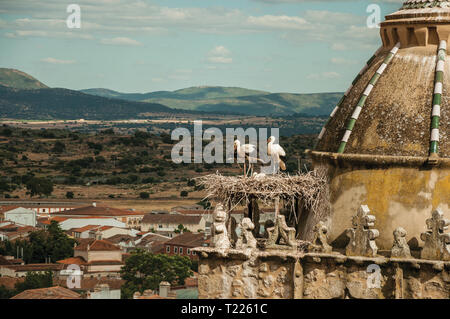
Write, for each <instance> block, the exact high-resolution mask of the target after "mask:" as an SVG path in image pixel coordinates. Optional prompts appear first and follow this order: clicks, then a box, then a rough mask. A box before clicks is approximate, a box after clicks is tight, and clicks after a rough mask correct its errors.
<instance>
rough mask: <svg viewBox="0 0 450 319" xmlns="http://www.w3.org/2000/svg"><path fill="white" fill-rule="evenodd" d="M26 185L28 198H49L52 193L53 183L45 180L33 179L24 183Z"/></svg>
mask: <svg viewBox="0 0 450 319" xmlns="http://www.w3.org/2000/svg"><path fill="white" fill-rule="evenodd" d="M26 185H27V189H28V193H29V194H30V197H33V196H35V195H39V196H40V195H45V196H50V195H51V193H52V192H53V183H52V181H51V180H49V179H47V178H39V177H33V178H31V179H30V180H29V181H28V182H27V183H26Z"/></svg>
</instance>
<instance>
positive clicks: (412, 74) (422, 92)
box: [315, 0, 450, 162]
mask: <svg viewBox="0 0 450 319" xmlns="http://www.w3.org/2000/svg"><path fill="white" fill-rule="evenodd" d="M380 35H381V39H382V43H383V44H382V46H381V47H380V49H379V50H378V51H377V52H376V53H375V54H374V55H373V56H372V57H371V58H370V59H369V60H368V61H367V63H366V64H365V66H364V67H363V68H362V70H361V72H360V73H359V74H358V75H357V76H356V78H355V80H354V81H353V82H352V84H351V85H350V88H349V89H348V90H347V92H346V93H345V94H344V96H343V98H342V99H341V101H340V102H339V103H338V105H337V106H336V108H335V109H334V110H333V112H332V114H331V115H330V118H329V120H328V122H327V124H326V125H325V127H324V128H323V129H322V132H321V133H320V135H319V141H318V143H317V146H316V149H315V150H316V151H322V152H332V153H340V154H343V153H344V154H366V155H381V156H409V157H423V158H430V157H432V158H438V159H444V160H445V161H446V162H447V161H448V159H449V158H450V138H449V136H448V135H449V134H448V133H449V132H450V93H449V89H450V86H449V85H450V63H449V62H450V61H449V62H446V60H448V59H447V58H446V55H447V43H448V40H449V37H450V1H429V0H409V1H406V2H405V3H404V4H403V6H402V8H401V9H400V10H399V11H397V12H395V13H393V14H391V15H388V16H387V17H386V21H384V22H383V23H382V24H381V28H380Z"/></svg>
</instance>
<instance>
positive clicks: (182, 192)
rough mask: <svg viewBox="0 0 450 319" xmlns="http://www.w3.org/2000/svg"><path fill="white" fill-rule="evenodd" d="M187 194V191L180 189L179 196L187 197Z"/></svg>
mask: <svg viewBox="0 0 450 319" xmlns="http://www.w3.org/2000/svg"><path fill="white" fill-rule="evenodd" d="M188 194H189V193H188V192H187V191H181V192H180V196H181V197H187V196H188Z"/></svg>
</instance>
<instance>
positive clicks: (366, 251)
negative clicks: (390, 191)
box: [345, 205, 380, 257]
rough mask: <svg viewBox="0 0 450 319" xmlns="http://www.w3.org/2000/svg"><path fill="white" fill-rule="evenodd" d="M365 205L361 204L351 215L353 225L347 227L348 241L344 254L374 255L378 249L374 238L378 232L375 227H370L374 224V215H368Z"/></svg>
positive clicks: (368, 211) (368, 210)
mask: <svg viewBox="0 0 450 319" xmlns="http://www.w3.org/2000/svg"><path fill="white" fill-rule="evenodd" d="M369 213H370V209H369V207H367V205H361V206H360V207H359V209H358V212H357V213H356V215H355V216H353V219H352V224H353V227H352V228H349V229H347V232H346V233H347V236H348V237H349V238H350V242H349V243H348V245H347V248H346V250H345V254H346V255H347V256H365V257H375V256H376V254H377V251H378V247H377V244H376V243H375V238H377V237H378V236H379V235H380V233H379V232H378V230H377V229H370V227H373V226H374V225H375V219H376V218H375V216H373V215H370V214H369Z"/></svg>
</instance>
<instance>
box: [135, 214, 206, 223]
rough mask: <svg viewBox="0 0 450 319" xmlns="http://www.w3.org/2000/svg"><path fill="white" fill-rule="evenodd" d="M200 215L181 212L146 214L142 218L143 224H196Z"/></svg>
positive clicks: (200, 217)
mask: <svg viewBox="0 0 450 319" xmlns="http://www.w3.org/2000/svg"><path fill="white" fill-rule="evenodd" d="M201 219H202V216H190V215H182V214H147V215H145V216H144V218H143V219H142V223H143V224H159V223H162V224H183V225H184V226H186V225H197V224H198V223H200V220H201Z"/></svg>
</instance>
